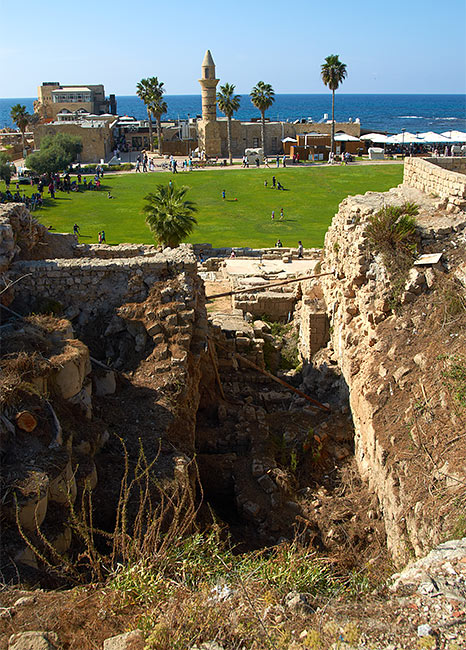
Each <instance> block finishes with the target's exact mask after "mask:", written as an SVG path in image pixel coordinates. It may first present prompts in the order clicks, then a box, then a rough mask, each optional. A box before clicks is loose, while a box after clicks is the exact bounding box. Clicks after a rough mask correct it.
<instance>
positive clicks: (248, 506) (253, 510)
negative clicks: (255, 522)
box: [243, 501, 261, 519]
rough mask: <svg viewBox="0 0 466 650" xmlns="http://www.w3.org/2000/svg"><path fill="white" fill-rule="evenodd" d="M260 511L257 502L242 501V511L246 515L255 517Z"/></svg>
mask: <svg viewBox="0 0 466 650" xmlns="http://www.w3.org/2000/svg"><path fill="white" fill-rule="evenodd" d="M260 511H261V508H260V505H259V504H258V503H253V502H252V501H245V502H244V503H243V512H244V514H245V515H246V516H249V517H250V518H252V519H256V518H257V517H258V515H259V513H260Z"/></svg>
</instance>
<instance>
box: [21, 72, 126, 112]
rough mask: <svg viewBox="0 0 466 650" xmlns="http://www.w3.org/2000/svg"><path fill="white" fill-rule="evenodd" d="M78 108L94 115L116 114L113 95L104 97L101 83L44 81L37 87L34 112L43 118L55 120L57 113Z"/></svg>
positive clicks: (74, 110)
mask: <svg viewBox="0 0 466 650" xmlns="http://www.w3.org/2000/svg"><path fill="white" fill-rule="evenodd" d="M78 110H82V111H83V112H85V113H91V114H94V115H102V114H104V113H111V114H112V115H116V112H117V106H116V99H115V95H110V98H109V99H106V98H105V88H104V86H103V85H102V84H98V85H95V86H90V85H87V86H62V85H61V84H60V83H59V82H58V81H44V83H43V84H42V86H39V87H38V89H37V101H35V102H34V112H36V113H39V114H40V115H41V117H42V119H43V120H50V119H51V120H55V119H56V118H57V115H58V114H59V113H63V114H65V113H66V112H68V113H75V112H76V111H78Z"/></svg>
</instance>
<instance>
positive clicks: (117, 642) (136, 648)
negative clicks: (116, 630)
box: [104, 630, 144, 650]
mask: <svg viewBox="0 0 466 650" xmlns="http://www.w3.org/2000/svg"><path fill="white" fill-rule="evenodd" d="M104 650H144V635H143V633H142V632H141V630H133V632H125V633H124V634H119V635H118V636H112V637H110V638H109V639H105V641H104Z"/></svg>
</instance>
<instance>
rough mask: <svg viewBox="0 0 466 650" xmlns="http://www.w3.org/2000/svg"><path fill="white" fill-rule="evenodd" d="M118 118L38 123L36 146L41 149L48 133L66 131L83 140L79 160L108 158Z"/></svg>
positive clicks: (96, 160)
mask: <svg viewBox="0 0 466 650" xmlns="http://www.w3.org/2000/svg"><path fill="white" fill-rule="evenodd" d="M115 122H116V118H115V117H113V116H110V117H107V116H102V117H100V118H97V117H95V116H93V117H92V118H91V117H90V118H89V119H80V120H74V121H69V122H68V121H65V122H63V121H54V122H49V123H47V124H37V125H36V126H35V128H34V148H35V149H40V143H41V140H42V138H43V137H44V136H46V135H56V134H57V133H66V134H67V135H73V136H78V138H80V140H81V142H82V146H83V148H82V151H81V153H80V154H79V155H78V160H79V161H80V162H82V163H96V162H100V161H101V160H104V161H105V160H108V159H109V158H110V157H111V155H112V150H113V142H114V140H113V127H114V124H115Z"/></svg>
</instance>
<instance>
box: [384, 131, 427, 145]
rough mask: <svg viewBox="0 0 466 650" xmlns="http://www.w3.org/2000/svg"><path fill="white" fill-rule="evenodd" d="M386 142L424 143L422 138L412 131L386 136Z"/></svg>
mask: <svg viewBox="0 0 466 650" xmlns="http://www.w3.org/2000/svg"><path fill="white" fill-rule="evenodd" d="M387 142H388V143H389V144H423V143H424V144H425V141H424V140H421V139H420V138H418V137H417V135H414V133H410V132H409V131H406V132H405V133H397V134H396V135H391V136H390V137H389V138H387Z"/></svg>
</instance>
